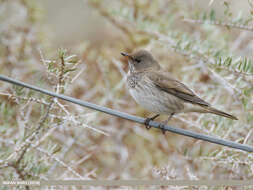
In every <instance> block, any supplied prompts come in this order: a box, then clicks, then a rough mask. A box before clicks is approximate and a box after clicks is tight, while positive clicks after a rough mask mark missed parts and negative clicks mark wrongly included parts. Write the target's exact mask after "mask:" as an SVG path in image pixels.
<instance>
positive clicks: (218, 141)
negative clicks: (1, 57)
mask: <svg viewBox="0 0 253 190" xmlns="http://www.w3.org/2000/svg"><path fill="white" fill-rule="evenodd" d="M0 80H1V81H5V82H8V83H11V84H15V85H18V86H22V87H25V88H29V89H32V90H35V91H38V92H41V93H43V94H47V95H49V96H53V97H56V98H59V99H62V100H65V101H68V102H72V103H74V104H78V105H80V106H83V107H86V108H90V109H93V110H97V111H99V112H104V113H106V114H109V115H113V116H116V117H120V118H123V119H126V120H130V121H134V122H137V123H140V124H144V123H145V118H142V117H137V116H133V115H130V114H127V113H124V112H120V111H117V110H113V109H110V108H107V107H103V106H99V105H96V104H93V103H90V102H86V101H82V100H79V99H76V98H72V97H70V96H65V95H62V94H56V93H54V92H50V91H48V90H45V89H42V88H39V87H36V86H33V85H30V84H27V83H24V82H20V81H18V80H15V79H12V78H9V77H6V76H3V75H0ZM149 125H150V126H151V127H154V128H157V129H161V130H163V131H170V132H172V133H176V134H179V135H184V136H188V137H192V138H195V139H200V140H203V141H208V142H211V143H214V144H219V145H223V146H227V147H230V148H235V149H239V150H244V151H247V152H253V147H252V146H249V145H245V144H239V143H235V142H232V141H228V140H223V139H220V138H217V137H212V136H208V135H203V134H199V133H195V132H192V131H188V130H185V129H180V128H174V127H171V126H168V125H163V124H161V123H159V122H156V121H150V122H149Z"/></svg>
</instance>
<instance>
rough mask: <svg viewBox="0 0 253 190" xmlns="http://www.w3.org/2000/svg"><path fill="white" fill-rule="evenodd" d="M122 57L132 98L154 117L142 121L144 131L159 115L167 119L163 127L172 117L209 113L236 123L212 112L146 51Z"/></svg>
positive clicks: (223, 114)
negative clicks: (192, 113)
mask: <svg viewBox="0 0 253 190" xmlns="http://www.w3.org/2000/svg"><path fill="white" fill-rule="evenodd" d="M121 55H122V56H124V57H127V60H128V67H129V71H128V73H127V79H126V86H127V89H128V90H129V92H130V94H131V96H132V97H133V98H134V100H135V101H136V102H137V103H138V104H139V105H141V106H142V107H143V108H145V109H146V110H148V111H150V112H153V113H155V115H154V116H152V117H148V118H146V119H145V122H144V124H145V125H146V128H147V129H149V128H150V126H149V123H150V121H151V120H154V119H156V118H157V117H159V116H160V115H168V118H167V119H166V120H165V121H163V122H161V123H162V124H164V125H166V124H167V123H168V122H169V120H170V119H171V118H172V117H173V115H175V114H178V113H189V112H197V113H211V114H216V115H219V116H223V117H227V118H229V119H232V120H238V119H237V118H236V117H235V116H233V115H231V114H228V113H226V112H223V111H220V110H218V109H216V108H214V107H213V106H212V105H211V104H209V103H208V102H206V101H204V100H203V99H201V98H200V97H199V96H198V95H196V94H195V93H194V91H193V90H191V89H190V88H188V87H187V86H186V85H185V84H183V83H182V82H180V81H178V80H176V79H174V78H173V77H172V76H171V74H170V73H169V72H166V71H165V70H164V69H163V68H162V67H161V66H160V64H159V63H158V61H157V60H156V59H155V58H154V57H153V56H152V54H151V53H150V52H148V51H147V50H139V51H136V52H134V53H132V54H128V53H124V52H121ZM163 133H165V131H164V130H163Z"/></svg>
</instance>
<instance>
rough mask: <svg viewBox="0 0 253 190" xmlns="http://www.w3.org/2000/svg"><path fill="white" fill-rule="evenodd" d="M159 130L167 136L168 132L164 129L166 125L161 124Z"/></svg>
mask: <svg viewBox="0 0 253 190" xmlns="http://www.w3.org/2000/svg"><path fill="white" fill-rule="evenodd" d="M159 128H160V129H161V130H162V133H163V134H164V135H165V133H166V130H165V128H164V124H160V125H159Z"/></svg>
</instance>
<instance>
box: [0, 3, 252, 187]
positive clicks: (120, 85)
mask: <svg viewBox="0 0 253 190" xmlns="http://www.w3.org/2000/svg"><path fill="white" fill-rule="evenodd" d="M87 2H88V4H89V7H92V8H93V10H94V12H96V13H98V14H99V15H100V16H101V17H103V19H105V20H106V21H108V22H109V25H110V27H109V28H110V31H109V33H110V34H112V35H111V36H114V34H115V36H120V37H115V38H112V39H111V40H110V42H104V43H102V45H101V44H100V45H98V44H96V43H93V42H92V41H90V40H86V41H81V42H80V41H79V42H78V43H74V44H72V46H71V47H70V48H68V50H65V49H62V48H60V49H58V51H57V50H56V49H55V48H54V46H53V44H50V43H49V42H48V41H47V37H46V36H47V35H49V34H47V33H46V32H45V29H44V27H46V26H45V25H41V23H42V18H43V14H45V13H44V12H43V9H42V7H39V5H38V4H37V2H36V1H34V0H13V1H4V0H3V1H0V10H1V11H0V23H1V25H0V57H1V59H0V73H1V74H4V75H8V76H10V77H13V78H18V79H19V80H22V81H26V82H28V83H32V84H35V85H37V86H40V87H43V88H47V89H50V90H52V91H55V92H57V93H64V94H67V95H70V96H73V97H76V98H80V99H83V100H85V101H91V102H94V103H97V104H100V105H104V106H107V107H111V108H114V109H118V110H121V111H124V112H128V113H132V114H136V115H140V116H148V114H149V113H148V112H147V111H146V110H143V109H142V108H141V107H139V106H138V105H136V104H135V102H134V101H133V99H132V98H131V97H130V95H129V94H128V92H127V90H126V88H125V86H124V81H125V76H126V73H127V64H126V60H125V59H124V58H123V57H121V56H120V52H121V51H122V52H132V51H135V50H137V49H147V50H150V51H151V52H152V54H153V55H154V56H155V57H156V59H157V60H159V62H160V64H161V65H162V66H163V67H164V69H166V70H167V71H169V72H171V74H172V75H173V76H174V77H175V78H177V79H179V80H181V81H182V82H184V83H185V84H187V85H188V86H189V87H190V88H191V89H193V90H194V91H196V93H198V94H199V95H200V96H201V97H202V98H203V99H205V100H206V101H208V102H210V103H211V104H212V105H214V106H215V107H217V108H219V109H221V110H224V111H226V112H229V113H231V114H233V115H236V116H237V117H238V118H239V120H238V121H231V120H229V119H226V118H221V117H219V116H215V115H211V114H195V113H193V114H181V115H176V116H175V117H174V118H173V119H172V120H171V122H170V123H169V124H170V125H173V126H176V127H181V128H186V129H189V130H195V131H197V132H201V133H204V134H209V135H213V136H217V137H220V138H224V139H229V140H232V141H236V142H239V143H245V144H249V145H253V142H252V131H253V129H252V126H253V95H252V94H253V61H252V55H251V52H252V43H253V41H252V31H253V29H252V26H251V25H250V24H251V22H252V15H253V14H252V4H251V3H252V2H251V1H248V3H249V4H248V5H247V6H248V7H249V11H248V12H246V13H245V11H244V14H242V11H234V10H232V8H231V7H232V6H233V2H230V1H222V2H216V1H210V4H209V5H207V4H208V3H207V4H206V5H205V6H204V7H198V6H200V5H198V1H194V5H195V6H192V2H193V1H192V2H189V3H185V2H182V1H175V0H170V1H163V0H157V1H142V0H130V1H127V0H119V1H116V0H113V1H110V3H108V2H107V1H100V0H96V1H94V0H88V1H87ZM208 2H209V1H208ZM80 3H81V2H80ZM217 3H218V5H217ZM199 4H200V2H199ZM220 5H222V6H220ZM218 7H222V10H220V9H219V8H218ZM7 13H8V14H7ZM94 24H95V23H94ZM117 34H119V35H117ZM107 37H108V36H106V34H105V36H104V39H106V38H107ZM57 52H58V54H57ZM75 54H77V56H76V55H75ZM47 57H50V58H47ZM0 147H1V148H0V180H8V179H22V180H32V179H34V180H36V179H69V178H75V179H192V180H193V179H199V180H200V179H224V180H225V179H243V180H246V179H251V178H252V175H253V171H252V164H253V158H252V156H251V154H249V153H246V152H241V151H236V150H232V149H228V148H224V147H222V146H217V145H212V144H209V143H207V142H200V141H197V140H194V139H190V138H182V137H180V136H177V135H174V134H170V133H166V135H163V134H162V133H161V132H160V131H156V130H150V131H146V129H145V128H144V127H142V126H136V124H134V123H130V122H128V121H124V120H121V119H118V118H115V117H112V116H106V115H104V114H102V113H97V112H94V111H93V110H84V109H83V108H80V107H78V106H76V105H72V104H69V103H66V102H62V101H59V100H56V99H53V98H50V97H48V96H45V95H43V94H39V93H35V92H33V91H29V90H27V89H24V88H20V87H18V86H10V85H8V84H5V83H2V82H1V83H0ZM25 188H26V189H29V187H28V186H27V187H25ZM89 188H90V189H93V187H89ZM94 188H95V187H94ZM150 188H151V187H150ZM173 188H175V189H191V187H168V189H173ZM200 188H201V187H200ZM203 188H204V189H205V188H206V189H207V187H203ZM215 188H216V187H215ZM229 188H230V187H226V186H222V187H217V189H229ZM231 188H232V187H231ZM101 189H103V187H101ZM161 189H165V187H162V188H161ZM192 189H194V188H192ZM245 189H247V187H246V188H245Z"/></svg>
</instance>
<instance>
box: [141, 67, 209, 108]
mask: <svg viewBox="0 0 253 190" xmlns="http://www.w3.org/2000/svg"><path fill="white" fill-rule="evenodd" d="M146 76H147V77H148V78H149V79H150V80H151V81H152V82H153V83H154V84H155V85H156V86H157V87H158V88H160V89H161V90H163V91H165V92H167V93H169V94H172V95H174V96H176V97H178V98H180V99H182V100H184V101H187V102H191V103H193V104H199V105H202V106H210V104H209V103H207V102H205V101H204V100H202V99H201V98H199V97H198V96H197V95H196V94H194V92H193V91H192V90H190V89H189V88H188V87H187V86H185V85H184V84H183V83H181V82H179V81H177V80H175V79H173V78H171V77H169V76H168V74H167V73H166V72H162V71H151V72H150V71H149V72H147V73H146Z"/></svg>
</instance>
